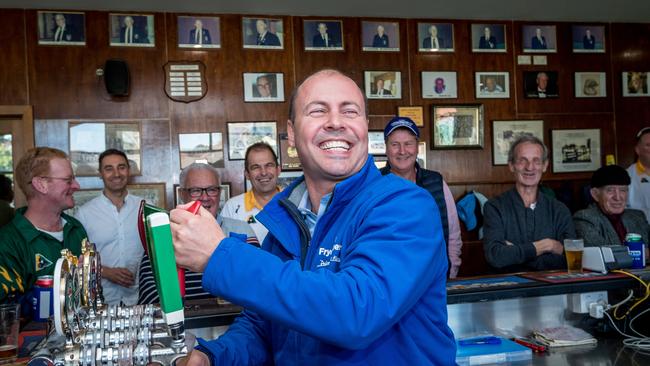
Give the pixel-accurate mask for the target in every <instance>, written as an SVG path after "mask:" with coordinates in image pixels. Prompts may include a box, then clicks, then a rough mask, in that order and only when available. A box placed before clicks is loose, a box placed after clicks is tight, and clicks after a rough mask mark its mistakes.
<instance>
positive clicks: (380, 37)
mask: <svg viewBox="0 0 650 366" xmlns="http://www.w3.org/2000/svg"><path fill="white" fill-rule="evenodd" d="M384 31H385V29H384V26H383V25H381V24H380V25H378V26H377V33H376V34H375V35H374V36H373V37H372V47H376V48H387V47H390V42H389V40H388V34H385V33H384Z"/></svg>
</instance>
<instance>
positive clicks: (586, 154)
mask: <svg viewBox="0 0 650 366" xmlns="http://www.w3.org/2000/svg"><path fill="white" fill-rule="evenodd" d="M551 142H552V146H553V148H552V151H553V173H570V172H592V171H595V170H597V169H598V168H600V166H601V144H600V129H599V128H586V129H559V130H551Z"/></svg>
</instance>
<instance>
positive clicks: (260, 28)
mask: <svg viewBox="0 0 650 366" xmlns="http://www.w3.org/2000/svg"><path fill="white" fill-rule="evenodd" d="M241 23H242V39H243V40H244V48H260V49H278V50H281V49H283V48H284V26H283V22H282V19H279V18H246V17H244V18H242V21H241Z"/></svg>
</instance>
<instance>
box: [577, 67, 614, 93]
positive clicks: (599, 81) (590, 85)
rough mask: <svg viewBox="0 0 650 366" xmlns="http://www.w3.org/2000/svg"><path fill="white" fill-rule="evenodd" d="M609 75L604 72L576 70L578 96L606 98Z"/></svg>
mask: <svg viewBox="0 0 650 366" xmlns="http://www.w3.org/2000/svg"><path fill="white" fill-rule="evenodd" d="M606 83H607V76H606V73H604V72H576V73H575V74H574V85H575V89H574V90H575V97H576V98H604V97H606V96H607V84H606Z"/></svg>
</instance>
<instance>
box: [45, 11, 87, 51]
mask: <svg viewBox="0 0 650 366" xmlns="http://www.w3.org/2000/svg"><path fill="white" fill-rule="evenodd" d="M37 17H38V44H40V45H55V46H85V45H86V15H85V13H83V12H75V11H39V12H38V13H37Z"/></svg>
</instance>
